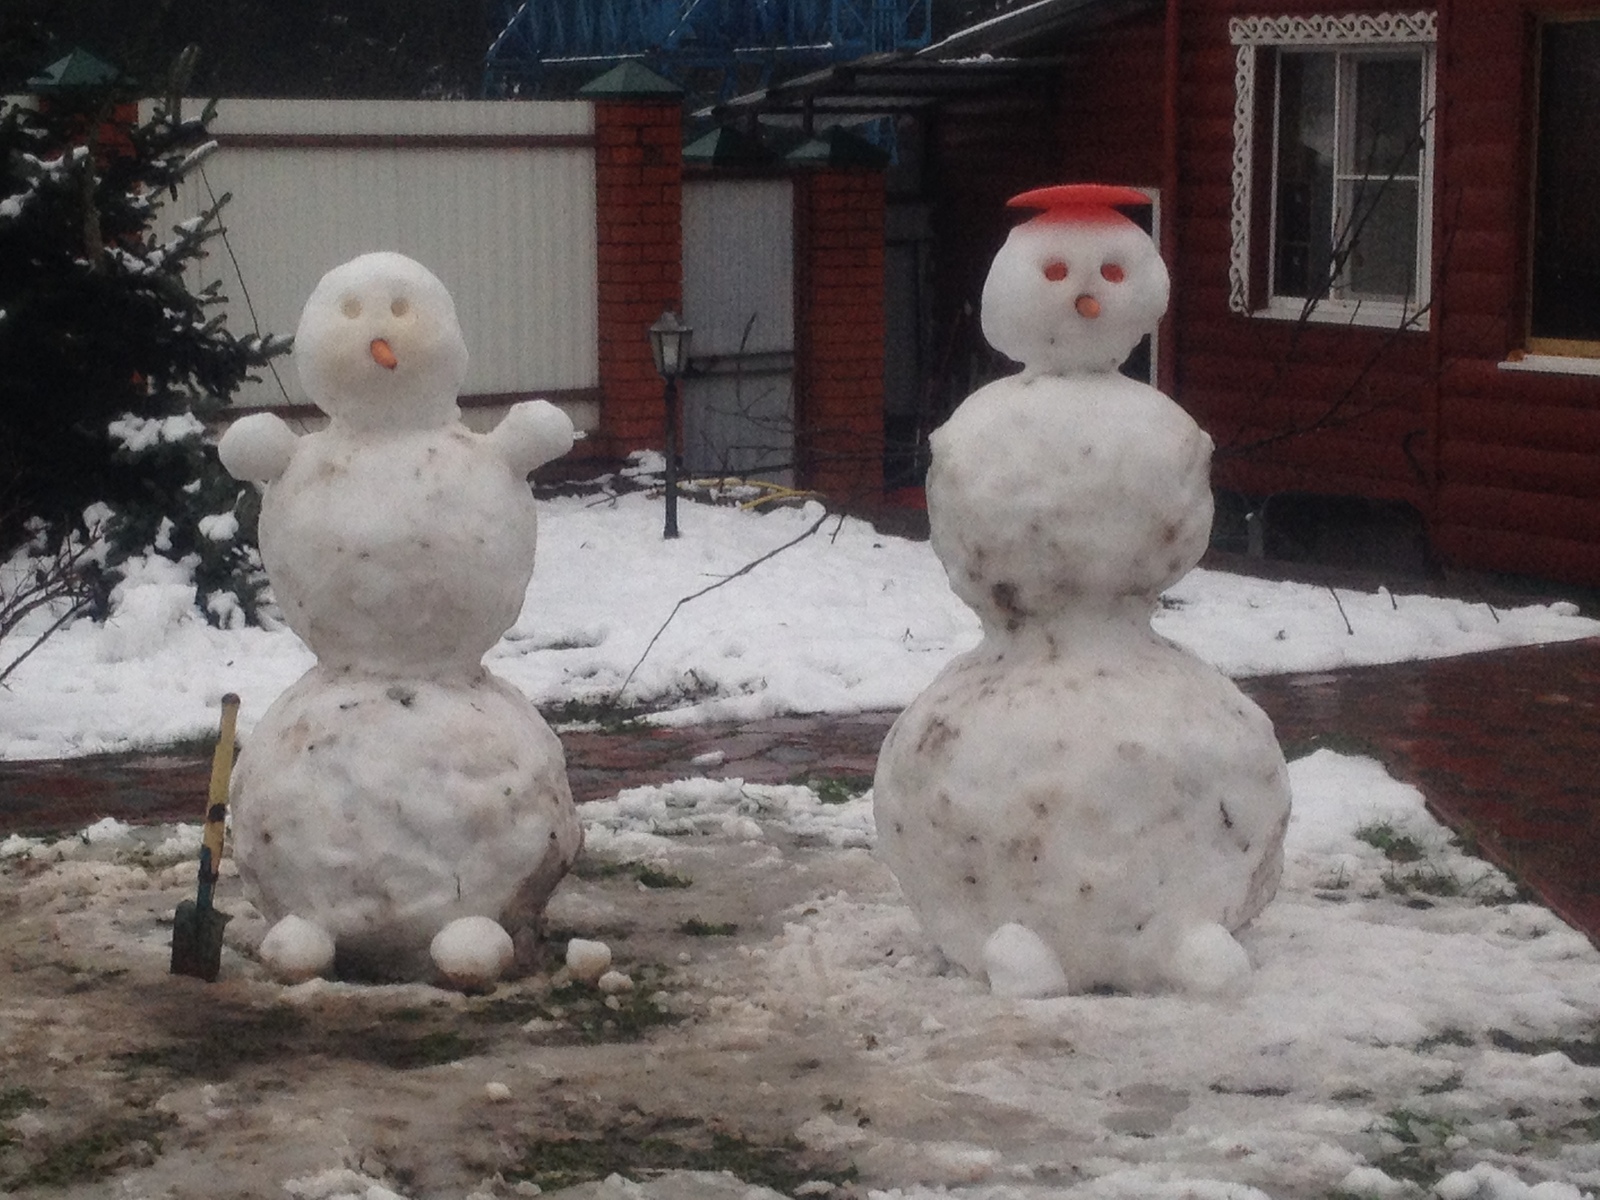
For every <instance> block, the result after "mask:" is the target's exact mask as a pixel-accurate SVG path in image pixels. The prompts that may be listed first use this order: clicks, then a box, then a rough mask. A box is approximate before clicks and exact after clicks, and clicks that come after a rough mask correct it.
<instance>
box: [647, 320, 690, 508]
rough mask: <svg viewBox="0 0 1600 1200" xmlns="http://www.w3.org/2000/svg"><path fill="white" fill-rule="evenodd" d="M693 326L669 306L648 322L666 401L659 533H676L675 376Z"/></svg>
mask: <svg viewBox="0 0 1600 1200" xmlns="http://www.w3.org/2000/svg"><path fill="white" fill-rule="evenodd" d="M693 334H694V330H693V329H691V328H689V326H687V325H685V324H684V323H683V322H682V321H680V320H679V319H678V314H677V313H675V312H671V311H670V310H669V311H667V312H664V313H662V314H661V316H660V317H658V318H657V319H656V323H655V324H654V325H652V326H650V357H651V358H653V359H655V362H656V374H658V375H660V376H661V378H662V379H663V380H664V381H665V399H666V405H667V524H666V528H665V529H664V530H663V531H662V534H661V536H662V537H668V538H675V537H677V536H678V376H680V375H682V374H683V372H684V369H685V368H686V367H687V366H688V365H689V339H690V338H691V337H692V336H693Z"/></svg>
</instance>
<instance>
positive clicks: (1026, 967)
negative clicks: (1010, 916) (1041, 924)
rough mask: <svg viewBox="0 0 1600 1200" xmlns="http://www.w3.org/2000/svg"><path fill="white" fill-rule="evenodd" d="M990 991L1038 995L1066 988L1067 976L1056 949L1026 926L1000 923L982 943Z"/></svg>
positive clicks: (1026, 995) (1049, 993) (1057, 993)
mask: <svg viewBox="0 0 1600 1200" xmlns="http://www.w3.org/2000/svg"><path fill="white" fill-rule="evenodd" d="M983 966H984V970H985V971H986V972H987V973H988V975H989V990H990V991H991V992H993V993H994V994H995V995H996V996H1017V997H1022V998H1038V997H1041V996H1058V995H1060V994H1061V993H1063V992H1065V991H1066V990H1067V975H1066V972H1065V971H1063V970H1062V969H1061V963H1060V961H1059V960H1058V959H1057V958H1056V955H1055V951H1053V950H1051V949H1050V947H1049V946H1047V945H1045V943H1044V940H1043V939H1042V938H1040V937H1039V935H1038V934H1036V933H1034V931H1033V930H1031V929H1029V928H1028V927H1027V926H1025V925H1016V924H1011V925H1002V926H1000V928H999V929H996V930H995V931H994V932H993V933H992V934H990V935H989V940H988V941H987V942H985V943H984V944H983Z"/></svg>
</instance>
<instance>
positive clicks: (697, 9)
mask: <svg viewBox="0 0 1600 1200" xmlns="http://www.w3.org/2000/svg"><path fill="white" fill-rule="evenodd" d="M932 32H933V16H932V0H509V2H508V3H507V5H506V22H505V26H504V28H503V29H502V30H501V32H500V35H499V36H498V37H497V38H495V40H494V44H493V45H491V46H490V48H489V52H488V54H487V56H486V57H485V61H484V94H485V95H487V96H513V95H522V96H540V95H547V94H550V93H551V92H552V91H553V90H558V89H560V88H563V87H565V86H567V85H569V84H570V81H571V80H573V79H574V78H578V77H579V76H580V75H583V76H584V77H585V78H592V77H593V76H594V75H598V74H600V73H601V72H602V71H604V70H606V69H607V68H609V67H611V66H615V65H616V64H617V63H620V62H624V61H627V60H635V61H638V62H641V63H643V64H644V65H645V66H647V67H649V68H650V69H651V70H653V71H655V72H656V73H657V74H659V75H663V76H665V77H667V78H668V79H671V80H673V81H674V82H676V83H678V84H679V85H680V86H682V87H683V88H684V90H685V91H686V92H689V93H690V94H691V95H696V94H698V95H702V96H709V98H711V99H718V100H725V99H727V98H729V97H730V96H732V95H734V94H736V93H737V92H740V91H744V90H748V89H751V88H756V87H765V86H768V85H770V84H771V83H774V82H777V81H780V80H782V79H786V78H791V77H793V76H795V75H798V74H801V73H803V72H806V71H813V70H817V69H819V68H822V67H825V66H827V65H829V64H831V63H839V62H848V61H850V60H852V59H857V58H861V57H864V56H866V55H869V54H884V53H895V52H899V51H909V50H917V49H920V48H922V47H923V46H926V45H927V44H928V43H929V41H930V40H931V37H932Z"/></svg>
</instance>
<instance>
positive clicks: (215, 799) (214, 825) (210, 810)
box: [200, 692, 239, 879]
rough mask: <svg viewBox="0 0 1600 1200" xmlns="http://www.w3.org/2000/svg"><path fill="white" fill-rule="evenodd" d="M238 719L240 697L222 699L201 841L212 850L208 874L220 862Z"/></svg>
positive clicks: (213, 874) (214, 870)
mask: <svg viewBox="0 0 1600 1200" xmlns="http://www.w3.org/2000/svg"><path fill="white" fill-rule="evenodd" d="M238 722H239V697H238V696H236V695H234V694H233V693H232V692H229V693H228V694H227V695H226V696H224V697H223V698H222V728H221V730H220V731H219V732H218V734H217V748H216V751H215V752H214V753H213V754H212V756H211V790H210V794H209V796H208V797H207V800H206V828H205V833H204V834H202V835H201V839H200V840H201V844H202V845H204V846H205V847H206V848H208V849H209V850H210V851H211V875H212V878H213V879H214V878H216V873H217V869H218V867H220V866H221V865H222V830H223V826H224V823H225V822H226V820H227V816H228V778H229V776H230V775H232V773H233V739H234V730H235V728H236V727H237V725H238Z"/></svg>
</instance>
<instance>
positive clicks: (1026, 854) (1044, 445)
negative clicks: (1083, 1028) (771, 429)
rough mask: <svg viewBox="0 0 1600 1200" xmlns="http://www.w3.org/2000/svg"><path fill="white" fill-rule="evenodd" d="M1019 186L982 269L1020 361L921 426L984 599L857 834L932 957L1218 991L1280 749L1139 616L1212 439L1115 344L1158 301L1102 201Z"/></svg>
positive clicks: (986, 968)
mask: <svg viewBox="0 0 1600 1200" xmlns="http://www.w3.org/2000/svg"><path fill="white" fill-rule="evenodd" d="M1148 203H1149V201H1148V200H1147V199H1146V198H1145V197H1144V196H1143V195H1142V194H1141V193H1138V192H1134V191H1131V190H1130V189H1126V188H1113V187H1103V186H1098V185H1071V186H1066V187H1057V188H1041V189H1039V190H1037V191H1034V192H1029V193H1025V194H1023V195H1021V196H1018V197H1016V198H1015V199H1014V200H1013V201H1012V204H1013V206H1016V207H1022V208H1033V209H1044V210H1045V211H1044V212H1043V213H1042V214H1041V215H1039V216H1036V217H1034V218H1032V219H1031V220H1029V221H1027V222H1025V223H1023V224H1021V225H1019V226H1017V227H1016V228H1015V229H1013V230H1012V231H1011V234H1010V236H1009V238H1008V239H1007V241H1006V243H1005V245H1004V246H1003V247H1002V248H1001V250H1000V252H999V253H998V254H997V255H996V257H995V260H994V263H993V266H992V267H991V269H990V272H989V276H988V279H987V281H986V282H985V284H984V288H983V304H982V325H983V331H984V335H985V336H986V337H987V338H988V340H989V342H990V343H991V344H992V345H993V346H994V347H995V348H996V349H997V350H999V351H1001V352H1002V353H1004V354H1006V355H1007V356H1009V357H1010V358H1012V359H1015V360H1016V361H1018V362H1020V363H1021V364H1022V366H1023V369H1022V371H1021V372H1020V373H1019V374H1016V375H1013V376H1010V377H1008V378H1005V379H1000V380H997V381H996V382H994V383H991V384H988V385H987V386H985V387H983V388H980V389H979V390H978V391H976V392H974V393H973V394H972V395H971V396H969V397H968V398H967V399H966V400H965V401H964V402H963V403H962V404H961V405H960V406H959V407H958V408H957V410H956V411H955V412H954V413H953V414H952V415H951V417H950V419H949V420H948V421H947V422H946V423H945V424H944V425H943V426H942V427H941V428H939V429H938V430H936V431H935V432H934V433H933V435H932V437H931V438H930V446H931V448H932V451H933V460H932V464H931V465H930V467H929V471H928V478H927V499H928V518H929V525H930V531H931V540H932V544H933V549H934V552H935V553H936V554H937V555H938V557H939V560H940V562H941V563H942V564H943V565H944V569H945V573H946V575H947V576H948V577H949V580H950V586H951V588H952V590H953V591H954V592H955V593H956V595H958V596H959V597H960V598H961V599H962V601H963V602H965V603H966V604H967V605H968V606H969V607H970V608H972V609H973V611H974V612H976V613H977V614H978V617H979V619H980V620H981V621H982V624H983V639H982V641H981V642H980V643H979V644H978V646H977V647H975V648H974V649H972V650H970V651H968V652H967V653H966V654H963V655H960V656H959V657H957V658H956V659H954V660H953V661H952V662H951V663H950V664H949V665H948V666H947V667H946V668H945V669H944V671H943V672H941V673H940V674H939V676H938V677H937V678H936V679H935V680H934V681H933V683H931V684H930V685H929V686H928V688H927V689H926V690H925V691H924V692H923V693H922V694H921V695H920V696H918V697H917V698H916V699H915V700H913V701H912V703H911V704H910V705H909V706H908V707H907V708H906V710H905V711H904V712H903V713H902V714H901V715H900V717H899V718H898V719H897V720H896V721H895V723H894V726H893V727H892V728H891V729H890V731H889V734H888V736H887V737H886V738H885V739H884V743H883V748H882V750H881V751H880V753H879V756H878V769H877V774H876V777H875V779H874V784H873V810H874V817H875V819H876V822H877V829H878V853H879V854H880V855H881V856H882V858H883V859H884V861H885V862H886V863H887V864H888V865H889V867H890V869H891V870H893V871H894V873H895V875H896V877H897V878H898V879H899V881H900V885H901V889H902V891H903V892H904V894H905V897H906V900H907V902H908V903H909V904H910V905H911V907H912V909H913V910H914V911H915V912H916V914H917V916H918V919H919V920H920V922H921V923H922V925H923V928H924V930H925V931H926V932H927V934H928V935H929V937H930V938H931V939H932V940H933V941H934V942H935V943H936V944H937V945H938V946H939V948H940V950H941V951H943V953H944V954H945V956H946V957H948V958H949V959H951V960H952V961H953V962H955V963H957V964H958V965H959V966H961V967H962V968H964V969H965V970H966V971H968V972H969V973H971V974H972V975H974V976H979V977H983V978H987V979H988V981H989V985H990V988H991V990H992V991H993V992H994V993H995V994H996V995H1005V996H1013V997H1029V996H1032V997H1038V996H1048V995H1056V994H1059V993H1062V992H1067V991H1072V992H1083V991H1089V990H1093V989H1095V988H1099V987H1111V988H1115V989H1118V990H1121V991H1132V992H1144V991H1151V990H1177V991H1182V992H1188V993H1193V994H1199V995H1227V994H1230V993H1235V992H1237V991H1238V990H1239V989H1240V988H1242V987H1243V986H1244V985H1245V984H1246V982H1247V981H1248V979H1249V976H1250V970H1251V967H1250V961H1249V957H1248V955H1247V954H1246V952H1245V950H1244V948H1243V946H1241V945H1240V944H1239V942H1238V941H1237V940H1236V939H1235V937H1234V931H1236V930H1238V929H1240V928H1242V927H1243V926H1244V925H1245V924H1247V923H1248V922H1249V921H1250V920H1251V919H1252V918H1254V917H1255V915H1256V914H1257V913H1259V912H1260V911H1261V909H1262V908H1263V907H1264V906H1265V905H1266V904H1267V903H1268V902H1269V901H1270V900H1271V899H1272V896H1273V894H1274V892H1275V891H1276V889H1277V885H1278V878H1279V875H1280V874H1281V873H1282V868H1283V838H1284V833H1285V830H1286V828H1287V825H1288V820H1289V786H1288V771H1287V768H1286V767H1285V765H1284V761H1283V754H1282V752H1281V751H1280V749H1279V747H1278V743H1277V739H1276V737H1275V736H1274V734H1273V730H1272V723H1271V721H1269V720H1268V719H1267V717H1266V715H1265V714H1264V713H1263V712H1262V711H1261V710H1260V709H1259V708H1258V707H1256V705H1255V704H1253V703H1252V702H1251V701H1250V700H1249V699H1248V698H1247V697H1245V696H1244V695H1243V693H1241V692H1240V691H1239V689H1238V688H1237V687H1235V686H1234V685H1233V683H1232V682H1231V681H1230V680H1228V679H1227V678H1225V677H1224V676H1223V675H1222V674H1221V673H1220V672H1218V671H1216V670H1215V669H1213V668H1212V667H1210V666H1208V665H1207V664H1205V663H1203V662H1201V661H1200V660H1199V659H1198V658H1196V657H1195V656H1194V655H1192V654H1189V653H1188V652H1186V651H1184V650H1182V649H1180V648H1179V647H1177V646H1175V645H1173V644H1172V643H1171V642H1168V641H1166V640H1165V639H1164V638H1161V637H1159V636H1158V635H1157V634H1156V633H1155V632H1154V630H1153V629H1152V628H1151V625H1150V620H1151V617H1152V616H1153V614H1154V612H1155V609H1156V606H1157V603H1158V601H1159V597H1160V595H1161V593H1162V592H1163V591H1164V590H1165V589H1167V588H1168V587H1170V586H1172V584H1174V583H1176V582H1177V581H1178V580H1179V579H1181V578H1182V577H1183V576H1184V575H1185V574H1187V573H1188V572H1189V570H1190V569H1192V568H1193V567H1194V565H1195V564H1196V563H1197V562H1199V560H1200V557H1201V555H1202V554H1203V553H1204V552H1205V549H1206V546H1207V544H1208V542H1209V540H1210V532H1211V519H1212V498H1211V487H1210V462H1211V439H1210V438H1209V437H1207V436H1206V434H1205V433H1204V432H1203V431H1202V430H1201V429H1200V428H1199V427H1198V426H1197V425H1196V424H1195V423H1194V421H1193V420H1192V419H1191V418H1190V417H1189V416H1188V414H1187V413H1185V412H1184V411H1183V410H1182V409H1181V408H1179V407H1178V406H1177V405H1176V404H1174V403H1173V402H1172V401H1171V400H1170V399H1168V398H1167V397H1166V396H1164V395H1162V394H1161V393H1160V392H1158V391H1156V389H1154V388H1152V387H1150V386H1148V385H1147V384H1144V383H1140V382H1138V381H1136V380H1133V379H1130V378H1127V377H1125V376H1123V375H1122V374H1120V373H1119V372H1118V371H1117V367H1118V364H1120V363H1121V362H1122V361H1123V360H1124V359H1125V358H1127V356H1128V354H1129V353H1130V352H1131V351H1132V349H1133V348H1134V346H1135V345H1136V344H1137V343H1138V341H1139V339H1140V338H1141V337H1142V336H1143V335H1144V334H1145V333H1147V332H1149V331H1150V330H1152V329H1153V328H1154V327H1155V325H1156V323H1157V321H1158V320H1159V319H1160V317H1161V314H1162V313H1163V312H1164V311H1165V309H1166V303H1167V293H1168V282H1167V272H1166V268H1165V266H1164V265H1163V264H1162V262H1161V258H1160V256H1159V254H1158V253H1157V252H1156V248H1155V245H1154V243H1152V242H1151V240H1150V238H1149V236H1148V235H1146V234H1145V233H1144V232H1143V231H1142V230H1141V229H1140V228H1139V227H1138V226H1137V225H1135V224H1134V223H1133V222H1132V221H1131V220H1129V219H1128V218H1127V217H1125V216H1123V215H1122V214H1121V213H1119V212H1117V211H1116V209H1117V208H1118V207H1126V206H1133V205H1142V204H1148Z"/></svg>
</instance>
